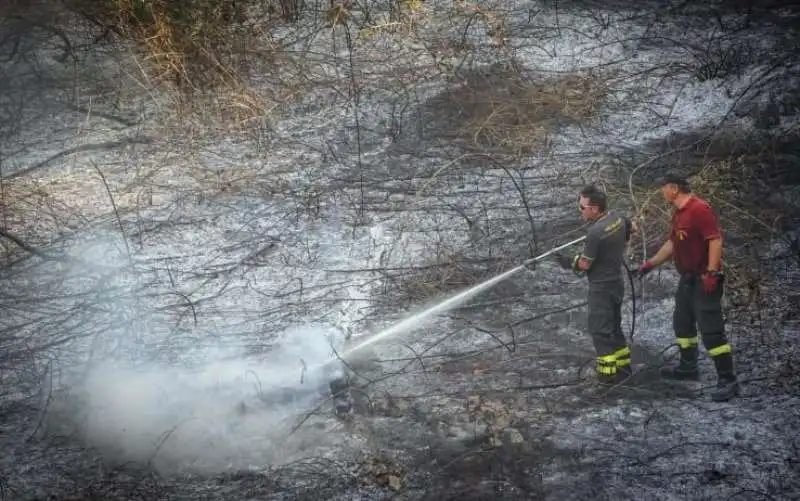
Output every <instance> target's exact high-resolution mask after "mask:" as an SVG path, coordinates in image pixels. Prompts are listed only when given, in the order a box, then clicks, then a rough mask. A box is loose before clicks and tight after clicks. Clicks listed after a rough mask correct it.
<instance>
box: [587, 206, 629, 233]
mask: <svg viewBox="0 0 800 501" xmlns="http://www.w3.org/2000/svg"><path fill="white" fill-rule="evenodd" d="M625 224H626V223H625V219H624V218H623V217H622V216H620V215H619V214H618V213H616V212H614V211H609V212H608V214H606V216H605V217H604V218H603V219H601V220H599V221H597V222H596V223H595V224H593V225H592V227H591V228H589V234H591V235H596V236H599V237H600V238H603V237H605V236H607V235H609V234H613V233H617V232H618V231H623V230H624V229H625V228H624V225H625Z"/></svg>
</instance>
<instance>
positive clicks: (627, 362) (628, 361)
mask: <svg viewBox="0 0 800 501" xmlns="http://www.w3.org/2000/svg"><path fill="white" fill-rule="evenodd" d="M626 365H631V359H630V358H623V359H621V360H617V367H625V366H626Z"/></svg>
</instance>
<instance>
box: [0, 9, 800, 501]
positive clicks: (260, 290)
mask: <svg viewBox="0 0 800 501" xmlns="http://www.w3.org/2000/svg"><path fill="white" fill-rule="evenodd" d="M415 5H416V4H415ZM306 15H307V17H308V18H307V19H306V18H303V20H302V21H301V22H299V23H298V24H297V25H292V26H286V27H285V28H283V29H282V30H278V31H277V32H275V33H272V34H271V35H272V36H273V39H274V40H275V41H277V42H279V43H280V45H281V46H282V47H283V50H284V51H285V56H283V57H285V60H284V62H286V66H285V67H282V69H281V70H280V71H277V70H275V71H274V72H272V73H270V72H266V71H265V72H264V73H263V75H261V78H253V82H252V85H253V89H254V90H253V92H254V93H256V94H257V93H258V92H263V93H264V94H267V93H268V91H274V88H275V85H276V83H275V82H276V81H277V80H281V82H291V83H292V84H293V85H294V87H293V91H292V92H291V93H286V94H284V100H283V101H281V102H279V103H278V105H276V106H275V107H274V108H271V109H270V110H269V112H264V113H263V114H262V115H261V116H258V117H257V118H256V119H252V120H250V121H248V122H246V123H243V124H242V123H240V124H238V127H229V126H227V125H226V124H227V122H223V120H222V118H219V119H218V120H215V117H214V116H213V114H211V113H209V115H203V116H201V115H200V114H198V113H199V112H198V113H196V114H192V113H190V112H186V113H183V114H178V113H177V112H176V110H177V109H179V108H178V107H177V105H176V104H175V102H174V101H172V100H171V98H170V94H169V93H168V92H166V91H164V90H163V89H161V88H158V87H154V86H151V85H149V83H148V82H147V81H143V80H142V78H140V75H139V74H138V73H136V65H135V64H133V62H132V61H131V60H130V59H126V58H119V57H117V58H115V57H112V56H111V55H109V54H105V53H103V51H102V50H99V49H97V47H96V46H94V45H92V44H89V43H86V44H85V46H84V45H83V44H82V43H81V41H83V42H85V41H86V39H87V37H88V39H90V40H91V39H92V37H91V36H90V35H91V33H89V35H87V33H86V32H84V31H82V30H83V28H75V30H74V32H71V31H65V32H64V33H61V34H63V35H64V36H67V37H72V38H73V39H74V40H73V46H72V48H71V51H70V52H69V54H68V55H69V57H64V53H65V49H64V47H63V46H62V42H63V38H62V37H59V36H58V34H54V33H53V32H52V31H48V30H41V29H39V30H28V31H24V32H17V31H14V29H16V28H15V25H13V23H12V24H9V25H7V26H5V27H2V26H0V29H5V30H7V31H8V33H10V35H8V36H5V37H4V38H3V39H2V40H3V42H2V44H0V49H2V51H3V54H4V56H3V57H2V58H0V60H2V61H3V62H2V63H0V64H1V66H0V67H2V71H3V75H2V80H3V82H4V83H5V89H4V92H3V95H2V97H0V105H2V115H1V116H2V124H1V125H0V141H2V143H0V167H2V180H3V184H2V189H3V203H2V204H1V206H2V209H3V214H2V216H3V221H2V233H0V241H2V244H3V252H4V261H3V262H4V266H3V268H2V271H0V274H1V275H0V276H2V278H3V284H4V286H3V293H2V300H1V301H0V306H2V308H3V313H2V317H0V322H2V326H1V327H0V343H1V346H2V355H0V377H2V393H0V398H2V400H1V401H0V416H2V420H1V421H0V426H2V433H1V434H0V450H2V451H3V452H2V455H0V498H5V499H10V500H34V499H65V500H66V499H148V500H149V499H170V500H171V499H176V500H181V499H186V500H190V499H191V500H197V499H231V500H233V499H241V500H251V499H253V500H255V499H259V500H266V499H269V500H294V499H297V500H300V499H314V500H345V499H363V500H383V499H394V500H427V499H437V500H439V501H441V500H445V499H448V500H449V499H453V500H455V499H458V500H470V499H475V500H478V499H486V500H489V499H491V500H516V499H526V500H527V499H554V500H556V499H558V500H562V499H581V500H583V499H593V500H594V499H597V500H600V499H616V500H627V499H630V500H641V499H652V500H673V499H675V500H677V499H680V500H684V499H692V500H705V499H747V500H758V499H765V500H766V499H769V500H775V499H787V500H788V499H798V497H800V481H798V478H800V471H799V470H800V436H799V435H798V433H797V432H796V431H795V430H796V429H797V426H798V425H800V398H799V397H798V390H797V388H798V384H799V383H800V378H798V375H800V355H799V354H798V346H800V342H798V337H797V334H798V330H797V323H796V322H797V320H796V313H795V311H796V308H797V303H798V302H797V298H798V295H797V285H798V282H797V277H798V265H799V264H800V254H798V239H797V238H798V237H797V233H796V230H797V228H798V226H797V214H798V207H797V204H796V200H797V197H796V195H797V185H798V182H800V179H798V177H797V174H796V172H797V170H796V169H797V168H798V154H797V152H796V151H795V148H796V146H795V145H794V144H795V142H796V141H795V138H796V137H797V132H798V128H797V116H798V112H800V108H798V101H797V98H796V92H795V91H794V87H793V85H794V75H795V74H796V72H797V71H798V69H800V61H797V59H796V56H795V53H796V52H795V50H794V48H795V46H796V45H797V43H798V42H797V40H798V38H797V32H796V30H795V28H794V26H795V22H796V17H795V16H796V11H795V10H792V9H791V8H786V9H784V10H780V9H777V8H773V6H767V5H761V4H757V3H753V4H752V5H750V8H749V9H746V8H742V9H738V8H737V7H736V6H733V5H727V4H720V5H715V4H704V5H689V4H687V3H685V2H683V3H675V4H672V3H667V2H652V3H644V4H637V8H636V9H633V8H632V7H631V6H630V5H627V4H626V5H615V4H613V3H612V2H604V3H601V2H577V1H576V2H558V3H556V2H532V3H531V2H511V1H508V2H494V3H479V4H464V3H458V2H455V3H451V2H439V1H436V2H424V3H423V4H422V5H416V7H415V8H414V9H410V11H409V12H408V13H407V14H406V15H405V17H402V18H400V19H395V18H393V17H391V16H390V14H389V12H388V11H384V10H381V6H380V5H377V4H376V5H375V6H373V8H372V10H371V11H370V16H366V14H365V13H364V12H363V11H361V10H359V9H354V10H353V13H352V18H351V20H350V21H349V24H347V25H337V26H334V27H330V26H325V25H323V24H322V21H319V22H318V21H317V20H316V19H317V18H316V17H315V16H314V12H313V9H311V8H309V11H308V12H307V13H306ZM367 17H369V19H367ZM75 26H82V25H81V24H80V23H77V22H76V24H75ZM16 40H18V41H19V43H15V41H16ZM289 62H291V64H289ZM278 74H279V75H278ZM181 109H182V108H181ZM667 167H670V168H674V167H677V168H680V169H683V170H685V171H687V172H690V173H692V174H696V176H695V179H696V186H697V188H698V191H699V192H700V193H701V194H702V195H703V196H705V197H707V198H708V199H709V200H711V201H712V203H714V204H715V207H717V208H718V209H719V210H720V212H721V214H722V217H723V224H725V225H726V231H727V234H728V239H727V244H726V245H727V247H726V252H727V255H728V256H730V258H731V263H733V264H732V266H733V265H735V266H733V267H732V268H731V269H730V272H729V275H730V280H729V282H730V285H731V288H730V290H729V293H728V297H727V298H726V300H727V318H728V326H729V331H730V337H731V341H732V343H733V345H734V348H735V349H736V358H737V363H738V367H739V371H740V375H741V379H742V381H743V395H742V396H741V398H739V399H736V400H734V401H731V402H728V403H722V404H717V403H712V402H710V400H709V398H708V392H709V389H710V388H712V387H713V385H714V383H715V381H714V377H713V371H712V367H711V364H710V362H709V361H708V360H707V359H704V360H703V361H702V363H703V371H704V374H703V377H704V379H703V381H702V382H701V383H699V384H676V383H666V382H663V381H660V380H659V379H658V377H657V376H656V374H657V368H658V366H659V365H660V364H661V363H663V361H664V360H666V359H669V358H670V357H671V356H673V355H674V353H675V348H674V347H672V346H671V344H672V342H673V334H672V330H671V312H672V300H671V294H672V292H673V290H674V287H675V284H676V277H675V275H674V273H673V271H672V270H671V269H669V268H667V269H664V270H662V271H660V272H659V273H657V274H654V275H655V276H654V277H652V278H650V277H648V278H647V279H646V280H645V281H644V282H640V281H635V282H632V283H631V284H629V287H628V289H629V290H628V301H627V303H626V307H625V308H626V309H625V329H626V331H627V332H628V335H630V336H632V344H633V348H634V362H635V363H636V364H637V368H638V373H637V375H636V377H635V378H634V381H631V384H630V385H626V386H624V387H621V388H616V389H613V390H609V389H598V388H597V387H595V385H593V383H592V376H591V367H592V362H593V350H592V346H591V342H590V339H589V337H588V335H587V334H586V332H585V330H586V329H585V308H584V306H585V298H584V295H585V292H586V287H585V283H584V281H583V280H582V279H579V278H576V277H575V276H573V275H572V274H571V273H570V272H567V271H564V270H562V269H560V268H559V267H558V266H557V265H556V264H555V263H554V262H553V261H552V260H548V259H545V260H543V261H542V262H540V263H538V264H537V266H536V267H535V269H531V270H525V271H521V272H520V273H518V274H516V275H514V276H512V277H511V278H509V279H508V280H506V281H504V282H502V283H500V284H499V285H498V286H496V287H494V288H493V289H491V290H490V291H488V292H486V293H483V294H480V295H478V296H476V297H473V298H472V299H470V301H469V302H468V303H467V304H463V305H461V306H459V307H458V308H456V309H454V310H452V311H449V312H447V313H445V314H442V315H438V316H435V317H434V318H427V319H425V320H424V321H421V322H420V323H419V324H418V325H415V326H414V328H413V329H411V330H409V331H408V332H405V333H400V334H398V335H397V336H394V337H392V338H389V339H386V340H385V341H384V342H382V343H379V344H376V345H375V346H372V347H370V349H368V350H364V351H363V352H361V353H360V356H358V357H354V358H353V359H348V358H346V357H345V360H344V361H343V362H340V361H338V360H337V358H338V356H339V354H341V353H345V352H346V350H347V347H348V346H352V345H353V344H354V343H357V342H359V341H361V340H363V339H365V338H366V337H367V336H369V335H370V334H375V333H377V332H379V331H381V329H384V328H387V327H389V326H390V325H392V324H393V323H394V322H397V321H400V320H402V319H403V318H405V317H406V316H407V315H409V314H411V313H414V312H417V311H420V310H421V309H424V308H425V307H426V306H430V305H432V304H435V303H436V302H437V301H438V300H441V299H443V298H445V297H447V296H448V294H451V293H453V292H455V291H458V290H462V289H464V288H467V287H469V286H471V285H474V284H477V283H479V282H481V281H482V280H485V279H488V278H490V277H492V276H494V275H495V274H497V273H500V272H503V271H505V270H508V269H510V268H513V267H515V266H517V265H518V264H519V263H520V262H522V261H523V260H525V259H527V258H529V257H532V256H535V255H538V254H540V253H542V252H545V251H547V250H548V249H550V248H552V247H554V246H556V245H559V244H562V243H564V242H567V241H569V240H572V239H574V238H576V237H577V236H580V235H581V234H582V228H581V222H580V221H579V218H578V214H577V207H576V206H577V202H576V200H577V195H576V193H577V190H578V189H579V188H580V187H581V186H582V185H583V184H585V183H589V182H596V183H599V184H601V185H603V186H604V187H606V188H607V189H608V191H609V192H610V193H611V194H612V199H613V202H614V204H615V206H616V207H618V208H619V209H620V210H622V211H625V212H627V213H629V214H631V215H633V214H637V215H642V216H643V218H642V220H641V221H642V223H643V224H642V226H643V229H644V231H643V232H642V233H641V234H639V235H638V236H637V239H636V241H635V242H634V245H633V246H632V248H631V252H630V254H631V262H632V263H635V262H638V261H639V260H641V259H642V258H643V256H644V255H652V252H653V250H654V246H657V245H658V243H659V241H660V240H661V239H662V238H664V237H665V235H666V234H665V232H664V225H663V216H664V214H666V210H667V208H666V207H664V204H663V202H662V201H661V200H660V199H659V198H658V196H659V194H658V192H657V191H654V190H653V187H652V186H651V185H650V184H649V183H650V181H651V180H652V179H653V178H654V177H655V176H656V175H657V174H658V173H660V172H662V171H663V169H665V168H667ZM645 216H646V217H645ZM659 217H660V218H659ZM631 285H632V286H633V288H632V289H631V287H630V286H631ZM632 298H635V309H634V307H633V306H634V302H633V301H632V300H631V299H632ZM634 318H635V323H633V319H634ZM331 361H333V363H331ZM343 374H347V375H348V377H349V378H350V384H351V396H352V398H353V402H354V405H353V408H352V412H351V413H350V414H349V415H347V416H346V417H344V418H341V417H337V416H335V413H334V411H333V408H332V405H331V399H330V398H329V397H330V396H329V393H328V391H329V390H328V381H329V380H331V379H332V378H333V379H335V378H337V377H341V376H342V375H343Z"/></svg>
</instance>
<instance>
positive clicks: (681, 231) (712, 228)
mask: <svg viewBox="0 0 800 501" xmlns="http://www.w3.org/2000/svg"><path fill="white" fill-rule="evenodd" d="M720 237H722V232H721V230H720V227H719V218H718V217H717V215H716V214H715V213H714V211H713V210H712V209H711V207H710V206H709V205H708V203H707V202H706V201H705V200H703V199H701V198H698V197H696V196H692V197H691V198H690V199H689V201H688V202H686V204H685V205H684V206H683V207H681V208H680V209H677V210H676V211H675V213H674V214H673V215H672V226H671V228H670V232H669V238H670V240H672V246H673V251H674V252H673V260H674V262H675V268H676V269H677V270H678V273H680V274H681V275H683V274H692V275H702V274H703V273H705V272H706V271H707V270H708V241H709V240H713V239H715V238H720Z"/></svg>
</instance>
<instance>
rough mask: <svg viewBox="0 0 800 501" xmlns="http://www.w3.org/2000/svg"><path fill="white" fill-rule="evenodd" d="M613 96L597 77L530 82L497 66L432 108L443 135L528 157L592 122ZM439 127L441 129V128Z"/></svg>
mask: <svg viewBox="0 0 800 501" xmlns="http://www.w3.org/2000/svg"><path fill="white" fill-rule="evenodd" d="M607 94H608V88H607V87H606V86H605V84H604V82H603V79H602V78H599V77H598V76H597V75H592V74H589V73H587V74H572V75H566V76H560V77H556V78H540V79H537V78H527V77H524V76H522V75H520V74H518V73H516V72H513V71H509V70H506V69H503V68H500V67H498V66H493V67H491V68H488V69H485V70H481V71H476V72H474V73H470V74H469V75H467V76H466V77H465V78H464V80H463V82H462V83H461V84H460V85H458V86H457V87H455V88H453V89H451V90H449V91H447V92H445V93H443V94H442V95H441V96H439V97H437V98H436V99H434V100H432V102H430V103H429V104H428V106H429V108H430V112H431V113H432V114H434V115H435V118H434V120H436V119H437V118H438V119H439V120H436V121H443V122H445V124H442V125H443V127H441V128H442V132H440V133H442V134H444V135H445V136H449V137H448V139H458V140H462V141H464V142H466V143H467V144H468V145H469V147H470V149H474V150H478V151H481V152H483V153H491V152H498V153H505V154H511V155H517V156H522V155H529V154H531V153H533V152H535V151H537V150H541V149H543V148H545V147H546V146H547V144H548V141H549V137H550V135H551V134H552V133H554V132H556V131H557V129H559V128H561V127H563V126H566V125H575V124H578V125H579V126H581V125H582V124H584V123H587V122H589V121H591V120H592V119H593V118H594V117H596V116H597V113H598V111H599V109H600V108H601V107H602V106H603V104H604V103H605V100H606V96H607ZM436 127H437V128H439V127H440V126H439V125H437V126H436Z"/></svg>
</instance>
